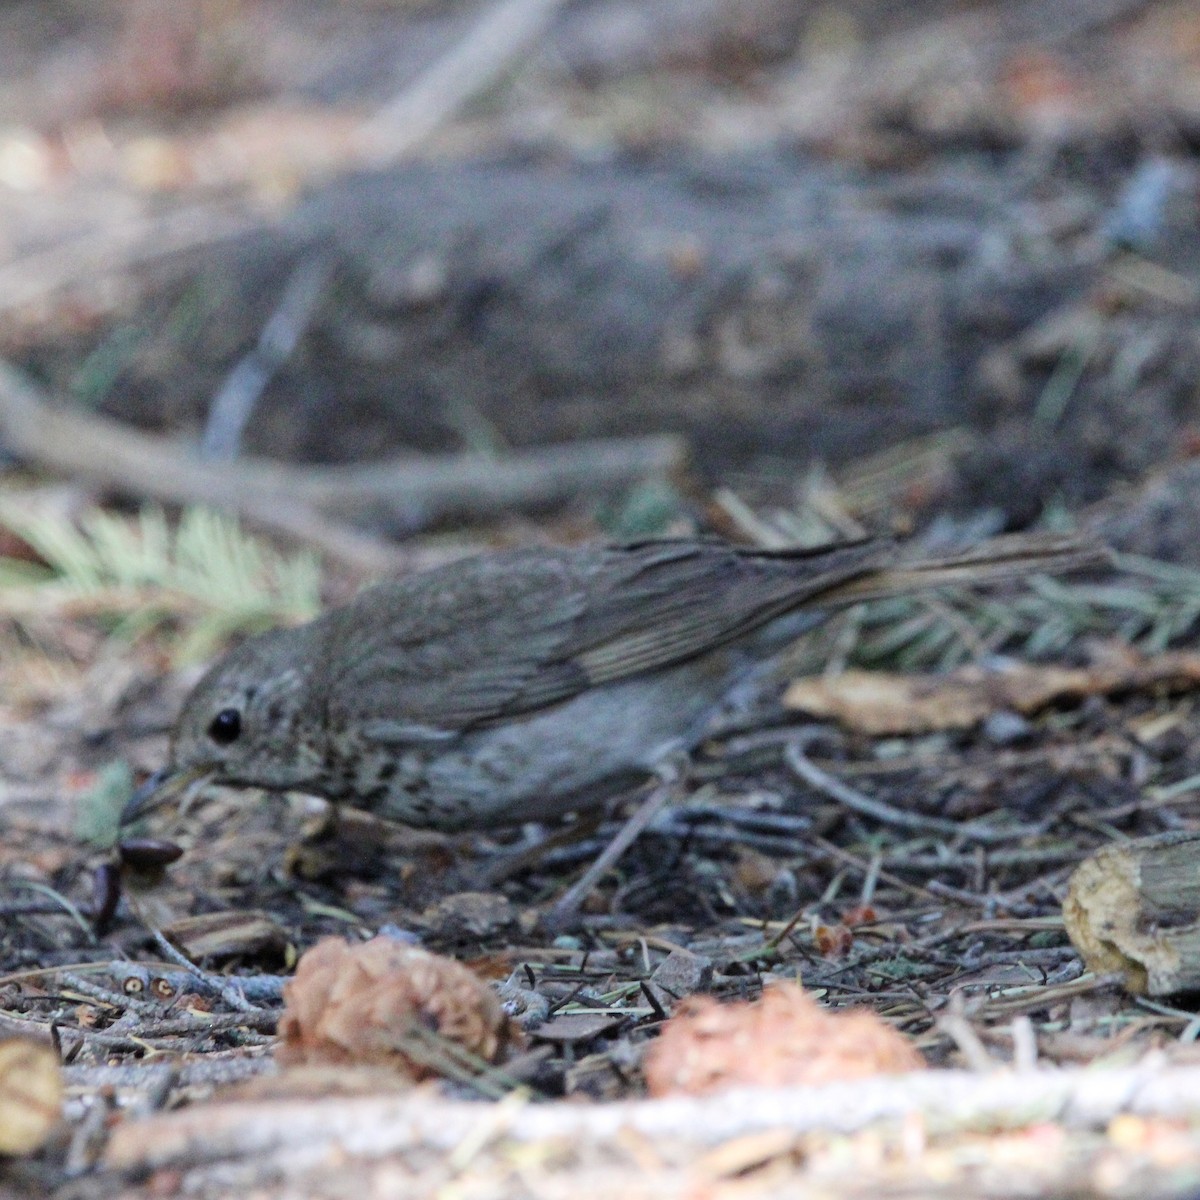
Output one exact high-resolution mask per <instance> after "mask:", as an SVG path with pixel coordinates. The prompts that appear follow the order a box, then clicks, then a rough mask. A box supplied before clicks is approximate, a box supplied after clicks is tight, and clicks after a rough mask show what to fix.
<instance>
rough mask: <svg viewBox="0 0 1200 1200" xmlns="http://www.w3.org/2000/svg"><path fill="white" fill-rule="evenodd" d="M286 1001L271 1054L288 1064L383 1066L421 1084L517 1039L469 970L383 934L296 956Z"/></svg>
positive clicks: (329, 941)
mask: <svg viewBox="0 0 1200 1200" xmlns="http://www.w3.org/2000/svg"><path fill="white" fill-rule="evenodd" d="M284 1001H285V1004H286V1009H285V1011H284V1013H283V1016H282V1017H281V1018H280V1022H279V1035H280V1042H279V1046H278V1050H277V1056H278V1058H279V1061H280V1062H281V1063H283V1064H285V1065H288V1066H291V1065H294V1064H298V1063H306V1064H329V1065H337V1064H354V1065H366V1066H372V1065H383V1066H388V1067H390V1068H392V1069H394V1070H397V1071H400V1072H401V1073H403V1074H406V1075H408V1076H409V1077H410V1078H412V1079H414V1080H417V1079H425V1078H428V1077H430V1076H433V1075H439V1074H443V1073H446V1072H445V1071H444V1070H442V1069H440V1068H442V1067H444V1066H447V1065H450V1064H453V1063H455V1062H461V1054H462V1052H463V1051H465V1052H466V1053H467V1054H468V1055H470V1056H473V1057H474V1058H477V1059H483V1060H484V1061H486V1062H491V1063H494V1062H497V1061H499V1059H500V1058H501V1057H502V1055H503V1053H504V1051H505V1050H506V1048H507V1047H508V1045H509V1043H510V1042H511V1041H512V1040H513V1038H514V1037H515V1030H514V1029H513V1027H512V1025H511V1024H510V1022H509V1019H508V1017H507V1016H506V1015H505V1013H504V1011H503V1010H502V1008H501V1007H500V1001H499V999H498V998H497V996H496V994H495V992H493V991H492V989H491V988H490V987H489V986H488V985H487V984H486V983H485V982H484V981H483V980H482V979H480V978H479V977H478V976H477V975H475V974H474V973H473V972H472V971H470V970H468V969H467V968H466V967H464V966H463V965H462V964H461V963H458V962H455V961H454V960H453V959H451V958H444V957H443V956H441V955H439V954H431V953H430V952H429V951H428V950H422V949H421V948H420V947H417V946H409V945H405V944H404V943H403V942H398V941H395V940H394V939H392V938H388V937H376V938H372V939H371V941H369V942H365V943H363V944H361V945H356V946H351V945H349V944H347V943H346V942H344V941H342V940H341V939H340V938H325V939H324V940H322V941H320V942H318V943H317V944H316V945H315V946H314V947H313V948H312V949H311V950H309V951H308V952H307V953H305V954H304V955H302V956H301V958H300V961H299V963H298V964H297V966H296V975H295V977H294V978H293V979H292V980H291V981H290V982H289V983H288V984H287V986H286V987H285V988H284ZM456 1051H457V1052H458V1056H457V1057H456V1055H455V1052H456Z"/></svg>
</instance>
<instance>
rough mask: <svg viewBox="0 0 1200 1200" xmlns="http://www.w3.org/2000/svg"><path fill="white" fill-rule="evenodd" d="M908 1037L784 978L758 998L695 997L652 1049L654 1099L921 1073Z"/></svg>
mask: <svg viewBox="0 0 1200 1200" xmlns="http://www.w3.org/2000/svg"><path fill="white" fill-rule="evenodd" d="M924 1066H925V1063H924V1061H923V1060H922V1058H921V1056H920V1055H919V1054H918V1053H917V1051H916V1050H914V1049H913V1048H912V1046H911V1045H910V1044H909V1043H908V1041H907V1040H906V1039H905V1038H904V1036H903V1035H902V1034H900V1033H897V1032H896V1030H894V1029H892V1028H891V1027H890V1026H889V1025H885V1024H884V1023H883V1022H882V1021H881V1020H880V1019H879V1018H878V1017H877V1016H876V1015H875V1014H874V1013H873V1012H869V1011H868V1010H866V1009H856V1010H851V1011H849V1012H830V1011H828V1010H827V1009H823V1008H821V1007H820V1005H818V1004H817V1003H816V1002H815V1001H814V1000H812V999H811V998H810V997H809V996H808V994H807V993H806V992H805V991H804V989H803V988H801V987H798V986H797V985H795V984H792V983H780V984H774V985H771V986H768V987H767V988H765V989H764V990H763V994H762V999H761V1000H758V1001H756V1002H752V1003H749V1002H748V1003H743V1004H721V1003H719V1002H718V1001H716V1000H714V999H712V998H711V997H708V996H695V997H692V998H690V999H688V1000H686V1001H684V1003H683V1004H682V1005H681V1006H680V1008H679V1010H678V1011H677V1012H676V1013H675V1015H674V1016H673V1017H671V1019H670V1020H669V1021H667V1023H666V1024H665V1025H664V1026H663V1030H662V1033H661V1034H660V1035H659V1038H658V1041H656V1042H655V1043H654V1045H653V1046H651V1047H650V1049H649V1050H648V1051H647V1053H646V1062H645V1075H646V1086H647V1088H648V1089H649V1091H650V1094H651V1095H652V1096H665V1095H669V1094H671V1093H673V1092H686V1093H689V1094H691V1095H705V1094H707V1093H709V1092H715V1091H719V1090H721V1089H723V1088H731V1087H788V1086H795V1085H801V1084H807V1085H813V1084H821V1083H832V1082H833V1081H834V1080H838V1079H859V1078H862V1077H863V1076H865V1075H883V1074H900V1073H901V1072H904V1071H919V1070H921V1069H922V1068H924Z"/></svg>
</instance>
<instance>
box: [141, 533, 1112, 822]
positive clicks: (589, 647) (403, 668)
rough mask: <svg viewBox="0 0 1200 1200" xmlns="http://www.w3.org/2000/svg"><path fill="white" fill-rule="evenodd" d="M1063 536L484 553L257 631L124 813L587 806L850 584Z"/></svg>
mask: <svg viewBox="0 0 1200 1200" xmlns="http://www.w3.org/2000/svg"><path fill="white" fill-rule="evenodd" d="M1097 556H1098V555H1097V550H1096V548H1095V547H1093V546H1091V545H1089V544H1086V543H1084V542H1081V541H1080V540H1078V539H1075V538H1073V537H1070V536H1065V535H1064V536H1059V535H1050V534H1027V535H1008V536H1003V537H998V538H993V539H991V540H990V541H986V542H984V543H981V544H980V545H979V546H977V547H974V548H972V549H968V550H965V551H961V552H958V553H951V554H947V555H940V556H939V555H934V556H929V557H925V558H921V557H919V556H914V555H913V553H912V552H911V551H910V550H909V549H908V548H907V547H905V546H904V545H903V544H901V543H898V542H896V541H895V540H893V539H890V538H886V537H885V538H865V539H860V540H855V541H846V542H840V543H835V544H832V545H828V546H822V547H819V548H816V549H758V548H749V547H745V546H740V545H735V544H731V543H729V542H725V541H721V540H718V539H708V538H676V539H662V540H651V541H639V542H630V543H625V544H619V545H605V544H584V545H581V546H574V547H547V546H530V547H524V548H516V549H506V550H496V551H491V552H487V553H483V554H479V555H476V556H474V557H470V558H465V559H460V560H458V561H455V562H451V563H448V564H444V565H442V566H439V567H435V568H433V569H429V570H425V571H421V572H415V573H413V574H410V575H407V576H402V577H399V578H395V579H390V580H386V581H384V582H381V583H377V584H375V585H374V586H372V587H369V588H367V589H365V590H363V591H362V592H361V593H360V594H359V595H358V596H357V597H356V598H355V599H353V600H352V601H350V602H349V603H348V604H345V605H343V606H340V607H335V608H331V609H329V610H327V611H326V612H325V613H323V614H322V615H320V616H318V617H317V618H316V619H314V620H312V621H310V622H308V623H307V624H303V625H298V626H293V627H288V628H281V629H275V630H270V631H267V632H265V633H262V634H259V635H257V636H254V637H251V638H249V639H248V640H246V641H244V642H243V643H241V644H240V645H239V646H237V647H235V648H234V649H233V650H231V651H230V652H229V653H228V654H227V655H226V656H225V657H224V658H221V659H220V660H218V661H217V662H216V663H215V664H214V665H213V666H212V667H211V668H210V669H209V670H208V671H207V673H206V674H205V675H204V676H203V677H202V678H201V679H200V681H199V682H198V683H197V684H196V686H195V688H194V689H193V690H192V691H191V693H190V694H189V695H188V696H187V698H186V700H185V701H184V703H183V706H182V709H181V711H180V714H179V717H178V720H177V722H176V723H175V726H174V729H173V732H172V735H171V739H170V748H169V753H168V761H167V764H166V766H165V768H164V769H163V770H162V771H160V772H157V773H156V774H155V775H154V776H152V777H151V779H150V780H149V781H148V782H147V784H146V785H144V786H143V787H142V788H140V789H139V790H138V791H137V792H136V793H135V794H134V796H133V798H132V800H131V802H130V804H129V806H128V807H127V809H126V811H125V813H124V815H123V824H124V825H125V826H128V825H129V824H130V823H132V822H133V821H136V820H137V819H139V818H140V817H142V816H144V815H145V814H147V813H148V812H149V811H151V810H152V809H153V808H156V807H158V806H160V805H161V804H164V803H166V802H167V801H168V800H170V799H171V798H172V797H175V796H178V795H179V794H180V792H181V791H182V790H184V789H186V788H187V787H188V785H190V784H193V783H197V782H198V781H200V780H204V781H207V782H210V783H214V784H222V785H226V786H229V787H233V788H242V789H247V788H259V789H266V790H268V791H295V792H304V793H309V794H313V795H317V796H320V797H324V798H325V799H327V800H329V801H331V802H332V803H333V804H334V805H335V806H341V805H350V806H353V807H356V808H360V809H365V810H368V811H370V812H373V813H375V814H376V815H378V816H380V817H383V818H386V819H388V820H394V821H399V822H402V823H404V824H408V825H411V826H416V827H421V828H428V829H436V830H442V831H446V832H453V831H459V830H464V829H489V828H494V827H501V826H505V825H511V824H516V823H520V822H525V821H531V820H532V821H547V820H552V819H556V818H559V817H563V816H566V815H568V814H571V813H575V812H579V811H581V810H584V809H587V808H589V807H592V806H594V805H596V804H599V803H601V802H603V801H605V800H608V799H610V798H612V797H614V796H615V795H618V794H620V793H623V792H625V791H628V790H630V789H632V788H634V787H636V786H637V785H638V784H639V783H640V782H642V781H644V780H646V779H648V778H650V777H651V776H652V775H653V773H654V771H655V769H656V766H657V765H658V764H661V763H662V762H663V761H664V760H665V759H666V758H667V757H668V756H671V755H678V754H679V753H680V752H683V753H686V752H688V751H690V750H693V749H694V748H695V747H696V746H697V745H698V744H699V743H700V741H701V740H702V739H703V738H704V736H705V731H706V730H708V729H711V727H712V724H713V721H714V717H715V716H716V715H718V714H720V713H721V712H722V711H723V709H725V708H727V706H728V704H729V702H730V700H731V698H732V697H734V696H736V695H737V693H738V690H739V688H740V687H743V686H744V684H745V681H746V680H747V679H748V678H752V677H754V676H755V673H758V674H759V675H761V671H762V669H763V668H764V665H765V666H767V667H769V665H770V664H771V663H772V662H773V661H774V660H775V659H776V658H777V656H778V654H779V652H780V651H781V650H782V649H783V648H784V646H786V645H787V644H790V643H791V642H792V641H794V640H795V639H796V638H797V637H798V636H799V635H801V634H802V633H804V632H805V631H807V630H809V629H811V628H812V627H814V626H815V625H817V624H818V623H819V622H820V621H822V620H824V619H825V618H826V617H828V616H829V614H830V613H832V612H834V611H836V610H838V609H840V608H844V607H845V606H847V605H850V604H854V603H857V602H859V601H862V600H868V599H874V598H880V597H886V596H893V595H898V594H904V593H910V592H914V591H921V590H926V589H929V588H933V587H938V586H942V585H947V584H950V585H957V584H975V583H981V582H992V581H997V580H1004V579H1012V578H1014V577H1017V578H1019V577H1021V576H1024V575H1027V574H1029V573H1031V572H1037V571H1063V570H1068V569H1073V568H1075V567H1078V566H1081V565H1087V564H1090V563H1094V562H1095V561H1096V559H1097Z"/></svg>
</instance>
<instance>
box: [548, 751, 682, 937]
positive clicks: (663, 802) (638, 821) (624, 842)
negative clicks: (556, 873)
mask: <svg viewBox="0 0 1200 1200" xmlns="http://www.w3.org/2000/svg"><path fill="white" fill-rule="evenodd" d="M687 761H688V760H687V757H686V755H683V754H678V753H677V754H674V755H671V756H669V757H667V758H663V759H661V760H660V761H659V762H658V763H657V764H656V765H655V767H654V774H655V776H656V778H657V779H658V783H657V784H656V786H655V787H654V789H653V790H652V791H651V792H650V795H649V796H647V797H646V799H645V800H643V801H642V803H641V804H639V805H638V807H637V809H636V810H635V811H634V813H633V815H632V816H631V817H630V818H629V819H628V820H627V821H626V822H625V824H624V825H622V826H621V828H620V829H619V830H618V831H617V834H616V836H615V837H614V838H613V840H612V841H611V842H609V843H608V845H607V846H605V848H604V849H603V850H602V851H601V852H600V854H599V855H598V857H597V858H596V861H595V862H594V863H592V865H591V866H590V867H588V869H587V870H586V871H584V873H583V875H582V876H580V878H579V879H578V880H577V881H576V882H575V883H574V884H573V885H572V886H571V887H569V888H568V889H567V890H566V891H565V892H564V893H563V894H562V896H561V897H560V898H559V900H558V902H557V903H556V904H555V905H554V907H553V908H552V909H551V910H550V912H549V915H548V922H549V924H550V925H551V927H554V926H564V925H569V924H570V923H571V922H572V921H574V919H575V917H576V916H578V914H579V909H580V906H581V905H582V904H583V902H584V900H586V899H587V897H588V896H589V895H590V894H591V892H592V889H593V888H594V887H595V886H596V884H597V883H599V882H600V880H601V879H603V878H604V875H605V874H606V872H608V871H609V870H610V869H611V868H612V866H613V865H614V864H615V863H616V862H617V861H618V860H619V859H620V857H621V855H623V854H624V853H625V851H626V850H628V849H629V847H630V846H632V845H633V843H634V842H635V841H636V840H637V838H638V835H639V834H640V833H641V832H642V831H643V830H644V829H645V828H646V827H647V826H648V825H649V824H650V822H651V821H653V820H654V818H655V817H656V816H658V814H659V813H660V812H662V810H663V809H664V808H665V807H666V806H667V805H668V804H669V803H670V802H671V801H672V800H673V799H674V798H675V797H676V796H677V795H678V792H679V786H680V784H681V783H682V781H683V778H684V775H685V773H686V766H687Z"/></svg>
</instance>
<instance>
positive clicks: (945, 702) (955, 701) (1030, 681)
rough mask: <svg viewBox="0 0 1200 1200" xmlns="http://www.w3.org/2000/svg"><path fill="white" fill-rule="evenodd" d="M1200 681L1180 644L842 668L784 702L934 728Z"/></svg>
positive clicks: (875, 727)
mask: <svg viewBox="0 0 1200 1200" xmlns="http://www.w3.org/2000/svg"><path fill="white" fill-rule="evenodd" d="M1196 683H1200V654H1195V653H1189V652H1187V651H1175V652H1170V653H1166V654H1159V655H1156V656H1155V657H1154V658H1149V659H1147V658H1143V657H1142V656H1141V655H1139V654H1137V653H1136V652H1134V651H1129V650H1127V649H1126V650H1124V651H1123V652H1122V653H1120V654H1117V653H1113V654H1107V655H1105V657H1104V659H1103V660H1102V661H1099V662H1096V663H1094V664H1093V665H1091V666H1088V667H1078V668H1073V667H1040V666H1033V665H1031V664H1028V663H1014V664H1012V665H1011V666H1006V667H1004V668H1002V669H993V668H987V669H985V668H983V667H978V666H970V667H962V668H960V669H959V670H957V671H950V672H947V673H946V674H944V675H895V674H889V673H888V672H885V671H845V672H843V673H842V674H840V675H832V676H828V677H826V676H814V677H812V678H808V679H797V680H796V681H795V682H794V683H792V684H791V686H790V687H789V688H788V690H787V692H786V693H785V695H784V697H783V703H784V706H785V707H786V708H790V709H794V710H796V711H799V712H804V713H807V714H808V715H810V716H814V717H833V718H834V719H836V720H838V721H840V722H841V723H842V724H843V725H847V726H849V727H850V728H852V729H855V730H857V731H859V732H861V733H866V734H873V735H882V734H903V733H929V732H933V731H935V730H942V729H969V728H970V727H971V726H973V725H977V724H979V722H981V721H982V720H984V719H985V718H986V717H988V716H990V715H991V714H992V713H994V712H1000V711H1006V710H1007V711H1015V712H1019V713H1025V714H1029V713H1033V712H1037V710H1038V709H1041V708H1045V707H1046V705H1048V704H1052V703H1054V702H1056V701H1059V700H1078V699H1082V698H1084V697H1086V696H1096V695H1106V694H1109V693H1113V692H1124V691H1135V690H1138V689H1145V688H1149V687H1159V686H1168V687H1176V688H1178V687H1191V686H1194V685H1195V684H1196Z"/></svg>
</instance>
